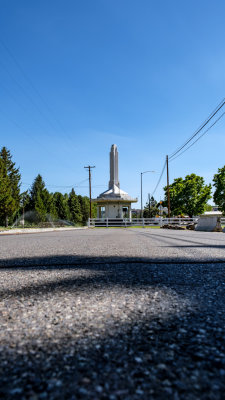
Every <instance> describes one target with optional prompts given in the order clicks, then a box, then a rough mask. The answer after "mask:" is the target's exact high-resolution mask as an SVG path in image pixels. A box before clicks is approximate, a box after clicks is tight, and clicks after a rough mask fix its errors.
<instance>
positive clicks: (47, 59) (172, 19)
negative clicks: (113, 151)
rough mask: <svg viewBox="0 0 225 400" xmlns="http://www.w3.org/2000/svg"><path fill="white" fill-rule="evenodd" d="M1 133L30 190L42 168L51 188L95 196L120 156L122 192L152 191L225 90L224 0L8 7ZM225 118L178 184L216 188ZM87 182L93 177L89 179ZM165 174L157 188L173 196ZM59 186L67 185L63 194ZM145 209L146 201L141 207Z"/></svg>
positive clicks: (194, 152)
mask: <svg viewBox="0 0 225 400" xmlns="http://www.w3.org/2000/svg"><path fill="white" fill-rule="evenodd" d="M0 6H1V12H0V137H1V146H6V147H8V148H9V149H10V150H11V153H12V155H13V159H14V161H16V163H17V165H18V166H20V170H21V173H22V181H23V187H22V188H23V189H24V190H25V189H27V188H29V184H30V183H32V182H33V180H34V178H35V177H36V175H37V174H38V173H40V174H41V175H42V176H43V178H44V180H45V183H46V185H49V186H48V189H49V190H50V191H56V190H59V191H62V192H66V191H67V192H68V191H69V190H70V188H67V187H66V186H72V185H74V184H77V183H79V182H82V183H79V186H80V187H77V188H75V189H76V192H77V193H78V194H79V193H80V194H82V195H85V194H86V195H88V182H87V181H85V180H86V179H87V178H88V173H87V171H86V170H85V169H84V166H86V165H88V164H91V165H95V166H96V168H95V170H94V171H93V181H92V184H93V196H97V195H98V194H99V193H100V192H103V191H104V190H105V189H106V188H107V185H108V181H109V151H110V147H111V145H112V144H113V143H115V144H117V146H118V151H119V179H120V184H121V188H122V189H123V190H125V191H127V192H128V193H129V194H130V195H132V196H134V197H139V199H140V172H141V171H145V170H155V171H156V173H155V174H146V175H145V176H144V177H143V199H144V202H145V200H147V194H148V193H149V192H150V193H151V192H152V191H153V189H154V187H155V185H156V182H157V180H158V178H159V175H160V172H161V169H162V166H163V163H164V160H165V156H166V154H171V153H172V152H173V151H174V150H175V149H176V148H177V147H179V145H181V144H182V143H183V142H184V141H185V140H186V139H187V138H188V137H189V136H190V135H191V134H192V133H193V132H194V131H195V130H196V129H197V128H198V127H199V125H200V124H201V123H202V122H203V121H204V120H205V119H206V117H207V116H208V115H209V114H210V113H211V111H212V110H213V109H214V108H215V107H216V106H217V104H218V103H219V102H220V101H221V100H222V99H223V98H224V93H225V90H224V89H225V72H224V71H225V50H224V49H225V48H224V38H225V24H224V15H225V2H224V1H222V0H221V1H220V0H215V1H209V0H204V1H203V0H199V1H197V2H196V1H192V0H189V1H188V2H187V1H180V0H171V1H167V0H162V1H158V2H156V1H152V0H148V1H147V0H139V1H134V0H111V1H110V0H82V1H76V0H67V1H62V0H60V1H59V0H48V1H46V0H39V1H36V2H34V1H32V2H31V1H28V0H26V1H25V0H20V1H16V0H0ZM224 130H225V118H224V119H221V120H220V121H219V122H218V124H217V125H216V126H215V127H214V128H213V129H211V130H210V131H209V133H208V134H206V135H205V136H204V137H203V138H202V139H201V140H199V142H198V143H196V145H194V146H193V147H192V148H191V149H190V150H189V151H187V152H186V153H185V154H183V155H182V156H181V157H179V158H177V159H176V160H174V161H173V162H171V165H170V180H171V181H173V179H174V178H176V177H179V176H182V177H184V176H185V175H187V174H189V173H193V172H194V173H196V174H199V175H201V176H203V177H204V178H205V181H206V182H207V183H209V182H211V181H212V178H213V175H214V173H216V172H217V170H218V168H220V167H222V166H223V165H224V164H225V158H224V148H225V135H224ZM83 181H85V182H83ZM165 184H166V175H165V174H164V177H163V179H162V182H161V184H160V186H159V188H158V190H157V192H156V193H155V197H156V198H157V199H158V200H159V199H160V198H163V190H162V188H163V186H164V185H165ZM56 187H57V188H56ZM139 205H140V202H139Z"/></svg>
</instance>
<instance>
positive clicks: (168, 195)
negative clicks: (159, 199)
mask: <svg viewBox="0 0 225 400" xmlns="http://www.w3.org/2000/svg"><path fill="white" fill-rule="evenodd" d="M166 166H167V200H168V217H169V218H170V184H169V160H168V156H166Z"/></svg>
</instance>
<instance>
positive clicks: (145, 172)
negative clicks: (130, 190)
mask: <svg viewBox="0 0 225 400" xmlns="http://www.w3.org/2000/svg"><path fill="white" fill-rule="evenodd" d="M148 172H155V171H144V172H141V218H143V206H142V175H143V174H147V173H148Z"/></svg>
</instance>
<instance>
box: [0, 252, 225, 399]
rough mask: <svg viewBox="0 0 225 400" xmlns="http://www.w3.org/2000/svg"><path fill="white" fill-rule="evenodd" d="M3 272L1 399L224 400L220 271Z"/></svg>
mask: <svg viewBox="0 0 225 400" xmlns="http://www.w3.org/2000/svg"><path fill="white" fill-rule="evenodd" d="M4 263H5V265H4V267H3V268H1V269H0V276H1V280H2V282H3V284H2V285H1V286H2V288H1V292H0V293H1V299H2V306H1V308H0V310H1V312H2V317H3V319H2V321H3V323H2V328H1V329H3V330H5V333H4V334H3V335H2V336H1V338H2V341H1V347H0V349H1V364H0V365H1V370H0V383H1V385H0V387H1V388H0V397H1V398H4V399H30V400H33V399H71V400H72V399H75V400H76V399H110V400H117V399H124V400H128V399H129V400H130V399H146V400H147V399H165V398H166V397H167V398H169V399H177V400H179V399H190V400H191V399H210V400H211V399H222V398H223V394H224V390H225V384H224V382H225V354H224V344H225V343H224V342H225V336H224V327H225V317H224V316H225V314H224V304H225V302H224V300H225V291H224V278H225V272H224V265H223V264H219V263H218V264H210V263H208V264H203V263H198V264H194V263H183V264H180V263H179V262H176V263H173V264H168V263H166V262H164V263H161V264H159V263H157V262H154V263H149V262H148V260H147V259H143V258H142V259H141V258H138V259H137V258H129V259H127V258H123V257H119V258H116V257H108V258H107V257H106V258H104V257H99V258H98V259H96V258H82V257H73V256H68V257H65V256H54V257H45V258H29V259H25V258H24V259H15V260H10V262H9V263H8V264H7V262H6V261H5V260H4ZM1 265H2V261H1ZM2 266H3V265H2ZM7 279H9V281H7ZM48 307H49V308H48ZM29 310H30V311H29ZM28 311H29V312H28ZM59 315H60V316H61V317H60V318H59ZM68 315H69V316H70V319H69V322H68V319H67V317H68Z"/></svg>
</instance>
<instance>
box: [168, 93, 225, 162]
mask: <svg viewBox="0 0 225 400" xmlns="http://www.w3.org/2000/svg"><path fill="white" fill-rule="evenodd" d="M224 105H225V99H223V100H222V101H221V102H220V103H219V105H218V106H217V107H216V109H215V110H214V111H213V112H212V113H211V114H210V115H209V117H208V118H207V119H206V120H205V121H204V122H203V124H202V125H201V126H200V128H198V129H197V131H196V132H195V133H194V134H193V135H192V136H191V137H190V138H189V139H188V140H186V142H185V143H184V144H183V145H182V146H180V147H179V148H178V149H177V150H175V151H174V152H173V153H172V154H171V155H170V156H169V160H170V159H172V158H173V157H174V156H175V155H176V154H178V153H179V152H180V151H181V150H182V149H183V148H184V147H185V146H187V144H188V143H190V142H191V140H192V139H194V137H196V136H197V135H198V134H199V133H200V132H201V131H202V129H203V128H204V127H205V126H206V125H207V124H208V123H209V122H210V121H211V119H212V118H213V117H214V116H215V115H216V114H217V113H218V112H219V111H220V110H221V108H222V107H223V106H224Z"/></svg>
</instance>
